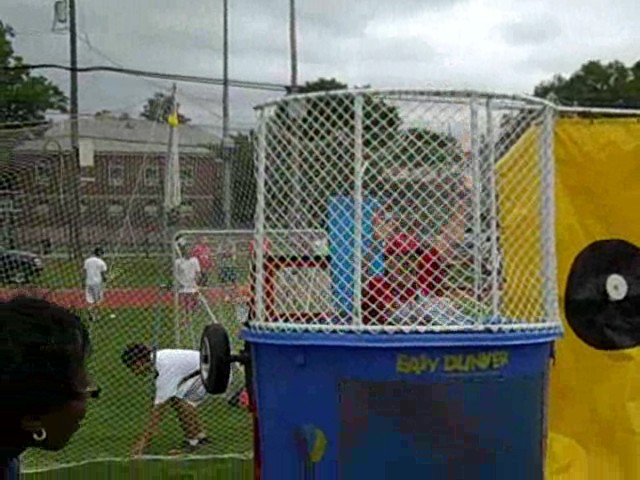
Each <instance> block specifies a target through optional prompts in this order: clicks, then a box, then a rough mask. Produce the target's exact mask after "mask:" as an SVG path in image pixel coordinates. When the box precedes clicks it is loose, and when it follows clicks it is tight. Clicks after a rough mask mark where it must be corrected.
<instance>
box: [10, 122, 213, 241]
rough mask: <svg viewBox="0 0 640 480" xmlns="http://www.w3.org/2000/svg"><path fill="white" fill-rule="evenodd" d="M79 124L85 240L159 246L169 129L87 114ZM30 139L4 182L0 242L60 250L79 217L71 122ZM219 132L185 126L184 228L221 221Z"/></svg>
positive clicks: (19, 150)
mask: <svg viewBox="0 0 640 480" xmlns="http://www.w3.org/2000/svg"><path fill="white" fill-rule="evenodd" d="M79 127H80V136H79V144H80V165H81V171H82V174H81V178H82V179H81V187H80V209H81V214H80V217H81V219H80V227H81V232H82V233H81V241H82V244H83V246H85V245H87V246H88V245H92V244H96V243H102V244H104V245H107V246H110V247H111V248H119V249H121V250H129V249H133V248H138V247H144V248H149V245H151V246H152V247H153V246H154V245H157V244H158V242H159V240H160V238H161V232H162V226H163V223H162V215H161V214H162V203H163V189H164V188H163V187H164V171H165V166H166V160H167V156H168V155H167V152H168V139H169V127H168V126H167V125H164V124H158V123H154V122H149V121H146V120H139V119H124V120H121V119H116V118H113V117H96V118H83V119H81V120H80V122H79ZM33 137H34V138H30V139H29V138H27V139H23V141H21V142H20V143H19V144H18V145H17V146H16V147H15V148H14V149H13V152H12V154H11V155H10V160H9V167H8V168H9V171H8V172H7V171H6V167H5V172H4V176H3V178H4V181H3V185H1V186H0V243H1V244H5V245H7V244H13V245H14V246H16V247H19V248H29V249H38V248H42V246H43V245H45V244H46V243H48V242H50V243H51V246H52V248H53V249H56V250H60V249H64V247H65V245H67V244H68V243H69V230H70V229H69V225H70V224H71V222H72V220H73V214H72V210H73V208H72V207H73V203H72V192H73V187H72V186H73V181H72V180H73V177H72V176H71V173H70V172H72V171H73V169H72V165H71V162H70V148H71V142H70V122H69V121H64V122H59V123H54V124H52V125H51V126H50V128H48V129H47V130H46V131H44V133H42V132H40V133H38V134H37V135H33ZM214 144H216V139H215V137H214V136H213V135H212V134H211V133H210V132H207V131H206V130H205V129H203V128H200V127H196V126H189V125H182V126H180V128H179V151H180V169H181V184H182V205H181V206H180V209H179V212H178V215H177V218H175V219H174V221H175V227H177V228H220V227H221V226H222V220H223V213H222V195H223V192H222V177H223V163H222V161H221V159H220V157H219V155H218V154H216V153H214V152H216V151H219V150H216V148H212V145H214Z"/></svg>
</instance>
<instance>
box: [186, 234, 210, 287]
mask: <svg viewBox="0 0 640 480" xmlns="http://www.w3.org/2000/svg"><path fill="white" fill-rule="evenodd" d="M191 256H192V257H195V258H196V259H197V260H198V263H199V264H200V272H201V273H200V285H201V286H203V287H206V286H207V283H208V282H209V272H211V270H212V268H213V260H212V258H211V247H209V242H208V241H207V237H205V236H204V235H203V236H201V237H199V238H198V243H196V244H195V245H194V246H193V248H192V249H191Z"/></svg>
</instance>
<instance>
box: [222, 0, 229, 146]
mask: <svg viewBox="0 0 640 480" xmlns="http://www.w3.org/2000/svg"><path fill="white" fill-rule="evenodd" d="M228 135H229V0H222V138H223V139H225V138H227V136H228Z"/></svg>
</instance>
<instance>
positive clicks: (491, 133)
mask: <svg viewBox="0 0 640 480" xmlns="http://www.w3.org/2000/svg"><path fill="white" fill-rule="evenodd" d="M486 115H487V144H488V147H489V151H488V156H487V164H488V165H487V168H488V169H489V195H491V200H490V209H491V214H490V215H491V220H490V227H489V228H490V235H491V238H490V242H491V316H492V318H494V319H496V318H498V317H499V316H500V269H501V265H502V262H501V260H500V252H499V249H498V185H497V181H496V139H495V138H494V137H495V126H494V119H493V110H492V102H491V99H488V100H487V107H486Z"/></svg>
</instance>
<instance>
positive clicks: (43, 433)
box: [32, 428, 47, 442]
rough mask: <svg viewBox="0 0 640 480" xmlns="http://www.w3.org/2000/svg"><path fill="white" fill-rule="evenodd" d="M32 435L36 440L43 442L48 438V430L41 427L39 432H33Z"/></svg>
mask: <svg viewBox="0 0 640 480" xmlns="http://www.w3.org/2000/svg"><path fill="white" fill-rule="evenodd" d="M32 436H33V439H34V440H35V441H36V442H42V441H44V440H45V439H46V438H47V431H46V430H45V429H44V428H41V429H40V430H38V431H37V432H33V435H32Z"/></svg>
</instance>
